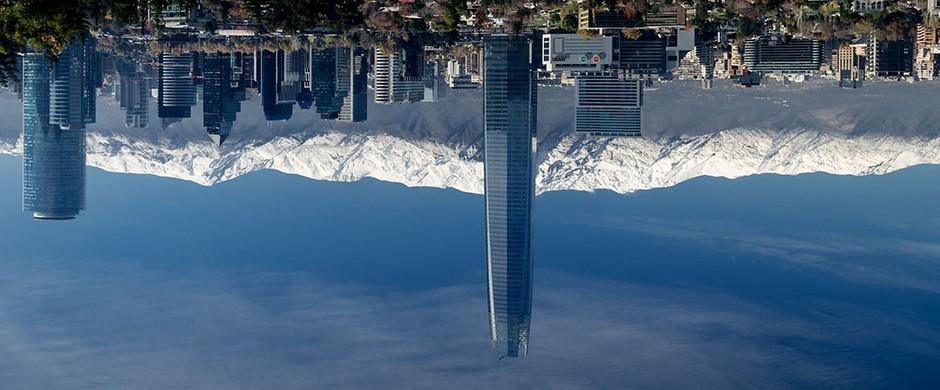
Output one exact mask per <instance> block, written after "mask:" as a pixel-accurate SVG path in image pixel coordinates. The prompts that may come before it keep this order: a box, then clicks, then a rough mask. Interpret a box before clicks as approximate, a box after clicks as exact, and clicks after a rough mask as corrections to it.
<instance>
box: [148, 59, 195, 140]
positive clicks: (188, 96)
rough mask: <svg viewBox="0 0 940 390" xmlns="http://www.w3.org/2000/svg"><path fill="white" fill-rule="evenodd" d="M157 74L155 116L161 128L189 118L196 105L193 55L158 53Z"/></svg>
mask: <svg viewBox="0 0 940 390" xmlns="http://www.w3.org/2000/svg"><path fill="white" fill-rule="evenodd" d="M157 74H158V76H157V116H158V117H160V118H161V120H162V122H163V127H164V128H166V127H167V126H169V125H170V124H171V123H174V122H179V121H181V120H183V119H186V118H189V117H191V116H192V106H193V105H195V104H196V85H195V83H194V81H193V79H194V76H193V55H192V54H191V53H186V54H171V53H160V56H159V57H158V70H157Z"/></svg>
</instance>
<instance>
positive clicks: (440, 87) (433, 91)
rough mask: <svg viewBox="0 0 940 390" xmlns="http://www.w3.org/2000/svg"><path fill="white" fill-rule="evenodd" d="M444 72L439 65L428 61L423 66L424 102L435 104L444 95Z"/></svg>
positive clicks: (436, 62)
mask: <svg viewBox="0 0 940 390" xmlns="http://www.w3.org/2000/svg"><path fill="white" fill-rule="evenodd" d="M444 93H445V92H444V72H443V69H442V66H441V63H440V62H438V61H434V60H432V61H428V62H427V63H426V64H425V66H424V99H422V101H424V102H436V101H439V100H440V99H441V97H443V95H444Z"/></svg>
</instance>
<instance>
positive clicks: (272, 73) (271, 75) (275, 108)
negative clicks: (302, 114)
mask: <svg viewBox="0 0 940 390" xmlns="http://www.w3.org/2000/svg"><path fill="white" fill-rule="evenodd" d="M280 53H281V54H282V55H281V57H280V59H282V60H283V51H281V52H280ZM255 59H256V60H257V61H258V63H259V67H258V69H259V74H258V87H259V88H258V89H259V91H258V93H259V94H260V95H261V111H262V112H264V118H265V119H266V120H268V121H280V120H288V119H290V117H291V116H292V115H293V114H294V100H290V101H282V98H283V96H282V92H281V91H282V90H281V88H280V82H279V76H278V74H279V71H278V68H279V62H278V60H279V58H278V53H275V52H272V51H269V50H261V51H259V52H256V53H255ZM281 73H282V72H281ZM298 93H299V90H298ZM296 98H297V94H296V93H295V95H294V97H293V98H292V99H296Z"/></svg>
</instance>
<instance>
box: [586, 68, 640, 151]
mask: <svg viewBox="0 0 940 390" xmlns="http://www.w3.org/2000/svg"><path fill="white" fill-rule="evenodd" d="M576 86H577V88H576V89H575V102H576V103H577V105H576V107H575V119H574V127H575V131H577V132H578V133H585V134H590V135H592V136H605V137H606V136H626V137H638V136H640V135H641V130H642V126H641V121H640V112H641V107H642V106H643V82H642V81H641V80H637V79H626V80H625V79H620V78H618V77H617V76H616V75H613V74H611V75H600V76H585V77H578V78H577V80H576Z"/></svg>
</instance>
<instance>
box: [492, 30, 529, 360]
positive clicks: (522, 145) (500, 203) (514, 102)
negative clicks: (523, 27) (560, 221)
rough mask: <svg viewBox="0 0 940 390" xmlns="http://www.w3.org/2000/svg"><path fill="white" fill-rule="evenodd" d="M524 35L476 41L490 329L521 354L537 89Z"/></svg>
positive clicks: (497, 344) (504, 350) (501, 345)
mask: <svg viewBox="0 0 940 390" xmlns="http://www.w3.org/2000/svg"><path fill="white" fill-rule="evenodd" d="M530 45H531V42H530V40H529V39H528V38H527V37H525V36H522V35H513V36H509V35H490V36H487V37H485V38H484V39H483V47H484V48H483V56H484V59H483V72H484V84H483V117H484V119H483V121H484V193H485V202H486V256H487V281H488V284H487V286H488V289H487V290H488V296H489V319H490V335H491V338H492V342H493V347H494V349H496V350H497V351H498V353H499V354H500V355H502V356H504V357H505V356H508V357H516V356H519V354H520V353H522V354H523V355H525V353H526V351H527V349H528V341H529V324H530V317H531V314H532V202H533V199H534V193H535V168H536V162H535V151H536V137H535V135H536V134H535V132H536V119H537V116H538V114H537V110H536V106H537V101H538V98H537V90H536V81H535V73H534V70H533V69H532V67H533V62H534V61H538V60H537V59H535V58H532V50H531V46H530Z"/></svg>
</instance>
